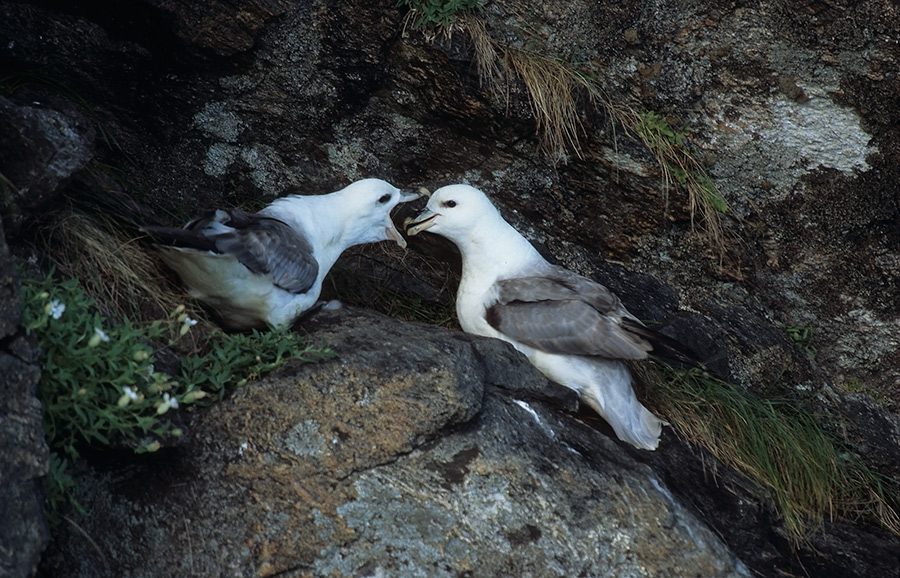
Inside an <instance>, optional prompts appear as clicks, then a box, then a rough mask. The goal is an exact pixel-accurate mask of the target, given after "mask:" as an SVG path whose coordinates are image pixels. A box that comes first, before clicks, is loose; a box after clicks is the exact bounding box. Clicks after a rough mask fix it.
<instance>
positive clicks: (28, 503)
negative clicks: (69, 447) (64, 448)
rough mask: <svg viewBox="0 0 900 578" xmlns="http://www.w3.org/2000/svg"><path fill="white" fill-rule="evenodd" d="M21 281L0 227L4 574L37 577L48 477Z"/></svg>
mask: <svg viewBox="0 0 900 578" xmlns="http://www.w3.org/2000/svg"><path fill="white" fill-rule="evenodd" d="M21 307H22V303H21V297H20V294H19V278H18V274H17V273H16V268H15V265H14V263H13V260H12V258H11V256H10V254H9V251H8V249H7V247H6V241H5V240H4V237H3V228H2V222H0V375H2V376H3V379H0V456H2V459H3V467H2V468H0V519H2V520H3V523H2V524H0V575H2V576H10V577H13V578H19V577H22V578H24V577H26V576H30V575H32V573H33V572H34V570H35V568H36V567H37V564H38V561H39V560H40V556H41V553H42V552H43V550H44V547H45V546H46V544H47V542H48V541H49V538H50V532H49V529H48V527H47V522H46V519H45V517H44V499H43V490H42V487H41V477H42V476H45V475H46V474H47V472H48V469H49V465H50V458H49V450H48V448H47V444H46V443H45V441H44V430H43V427H42V421H41V404H40V402H39V401H38V399H37V397H36V394H37V384H38V380H39V379H40V376H41V370H40V367H39V366H38V356H39V352H38V349H37V347H36V346H35V345H34V344H33V343H32V342H31V341H30V340H28V339H27V338H26V337H24V336H23V335H22V334H20V333H19V330H18V324H19V318H20V314H21Z"/></svg>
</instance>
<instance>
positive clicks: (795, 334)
mask: <svg viewBox="0 0 900 578" xmlns="http://www.w3.org/2000/svg"><path fill="white" fill-rule="evenodd" d="M779 327H781V330H782V331H784V334H785V335H787V337H788V339H790V340H791V341H793V342H794V345H796V346H797V347H799V348H800V349H802V350H803V352H804V353H806V354H807V355H808V356H809V357H810V359H815V357H816V353H817V351H816V346H815V345H813V331H812V329H810V328H809V327H798V326H794V325H779Z"/></svg>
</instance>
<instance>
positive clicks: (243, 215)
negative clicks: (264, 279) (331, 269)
mask: <svg viewBox="0 0 900 578" xmlns="http://www.w3.org/2000/svg"><path fill="white" fill-rule="evenodd" d="M144 231H145V232H147V233H149V234H150V235H151V236H153V237H154V238H155V239H156V240H157V241H158V242H160V243H162V244H166V245H171V246H174V247H185V248H191V249H197V250H200V251H213V252H217V253H222V254H226V255H233V256H234V257H235V258H236V259H237V260H238V261H240V262H241V264H243V265H244V266H245V267H247V268H248V269H250V271H252V272H253V273H256V274H259V275H269V276H270V277H271V278H272V282H273V283H275V285H277V286H278V287H281V288H282V289H284V290H285V291H288V292H290V293H303V292H305V291H307V290H309V289H310V288H311V287H312V286H313V284H314V283H315V281H316V277H317V276H318V274H319V264H318V262H317V261H316V260H315V257H314V256H313V248H312V245H310V243H309V241H308V240H307V238H306V237H305V236H303V234H302V233H301V232H299V231H296V230H295V229H293V228H291V227H290V226H289V225H288V224H286V223H284V222H283V221H279V220H278V219H274V218H272V217H266V216H264V215H260V214H257V213H252V214H251V213H247V212H245V211H241V210H239V209H232V210H229V211H225V210H218V211H213V212H209V213H205V214H203V215H201V216H199V217H197V218H195V219H193V220H192V221H191V222H189V223H188V224H187V225H185V227H184V228H183V229H172V228H168V227H149V226H148V227H144Z"/></svg>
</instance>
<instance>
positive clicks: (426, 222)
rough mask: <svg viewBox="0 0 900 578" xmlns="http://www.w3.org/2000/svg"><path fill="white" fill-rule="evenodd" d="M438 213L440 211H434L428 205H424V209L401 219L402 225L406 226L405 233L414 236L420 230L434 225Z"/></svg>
mask: <svg viewBox="0 0 900 578" xmlns="http://www.w3.org/2000/svg"><path fill="white" fill-rule="evenodd" d="M439 214H440V213H435V212H434V211H432V210H431V209H429V208H428V207H425V209H423V210H422V212H421V213H419V214H418V215H416V216H415V217H410V218H408V219H406V220H405V221H403V226H404V227H405V228H406V234H407V235H409V236H410V237H414V236H415V235H418V234H419V233H421V232H422V231H424V230H426V229H429V228H431V226H432V225H434V219H435V217H437V216H438V215H439Z"/></svg>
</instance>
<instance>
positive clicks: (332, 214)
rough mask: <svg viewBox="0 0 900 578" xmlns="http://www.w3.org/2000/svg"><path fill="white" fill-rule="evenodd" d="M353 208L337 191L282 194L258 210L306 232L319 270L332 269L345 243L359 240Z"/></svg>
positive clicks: (352, 243) (346, 245) (353, 243)
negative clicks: (279, 197) (304, 194)
mask: <svg viewBox="0 0 900 578" xmlns="http://www.w3.org/2000/svg"><path fill="white" fill-rule="evenodd" d="M353 208H354V207H353V205H352V204H351V203H347V202H346V200H345V199H343V198H342V195H341V194H340V192H337V193H330V194H327V195H309V196H292V197H284V198H282V199H278V200H276V201H275V202H273V203H272V204H271V205H269V206H268V207H266V208H265V209H263V211H261V212H262V213H264V214H267V215H269V216H271V217H275V218H277V219H280V220H282V221H284V222H286V223H287V224H288V225H290V226H291V227H295V228H297V229H299V230H302V231H304V232H306V234H307V239H308V240H309V243H310V245H312V248H313V254H314V255H315V258H316V261H317V262H318V263H319V271H320V274H321V273H322V272H327V271H328V270H329V269H331V266H332V265H334V263H335V262H336V261H337V259H338V257H340V256H341V253H343V252H344V250H345V249H347V247H350V246H351V245H355V244H357V243H359V240H358V239H357V233H358V230H357V228H356V227H354V225H355V224H356V219H355V214H354V211H353Z"/></svg>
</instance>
